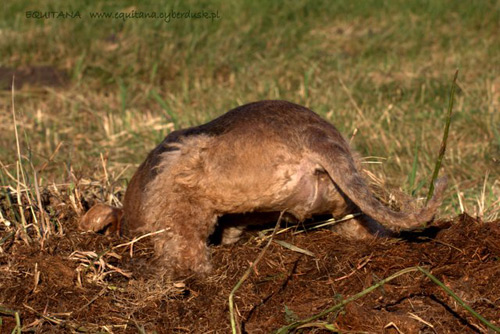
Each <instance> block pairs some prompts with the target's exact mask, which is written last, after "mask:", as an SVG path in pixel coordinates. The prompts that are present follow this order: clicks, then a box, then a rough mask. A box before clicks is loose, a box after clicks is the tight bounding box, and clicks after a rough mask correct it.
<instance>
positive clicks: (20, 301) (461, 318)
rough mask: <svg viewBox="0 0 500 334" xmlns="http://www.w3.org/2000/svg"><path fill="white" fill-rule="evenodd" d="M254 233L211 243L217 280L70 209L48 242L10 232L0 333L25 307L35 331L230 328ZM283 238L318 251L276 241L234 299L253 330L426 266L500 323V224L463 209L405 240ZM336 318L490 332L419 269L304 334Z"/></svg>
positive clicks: (370, 328)
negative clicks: (231, 305)
mask: <svg viewBox="0 0 500 334" xmlns="http://www.w3.org/2000/svg"><path fill="white" fill-rule="evenodd" d="M249 235H250V236H249V237H248V238H247V240H246V241H241V242H239V243H237V244H235V245H232V246H212V248H211V249H212V261H213V265H214V271H213V273H212V274H211V275H209V276H208V277H205V278H195V277H191V278H187V279H185V280H183V281H177V282H171V281H169V280H168V279H167V278H165V277H163V276H161V275H160V274H158V273H157V272H155V266H154V262H151V259H152V250H151V244H150V242H149V241H148V238H144V239H142V240H140V241H138V242H136V243H134V244H133V245H125V246H120V244H123V243H126V242H128V241H130V240H127V239H126V238H123V237H122V238H119V237H116V236H105V235H100V234H94V233H83V232H80V231H78V230H77V228H76V217H67V221H66V222H65V223H64V225H63V230H62V231H61V232H60V233H59V234H56V235H51V236H50V237H49V238H47V239H46V240H45V241H44V243H43V244H41V243H40V242H39V241H32V242H29V241H23V240H22V239H23V238H22V234H20V233H17V234H16V235H12V236H11V237H9V234H7V233H4V232H2V235H0V237H4V238H5V237H6V239H5V240H2V245H1V247H2V253H1V254H0V271H1V272H0V304H1V306H0V316H1V320H2V321H1V323H0V324H1V325H0V326H1V329H0V332H1V333H11V331H12V330H13V329H14V327H15V326H16V319H15V315H14V313H15V312H18V314H19V316H20V321H21V323H22V326H23V331H31V332H35V333H71V332H90V333H96V332H101V333H108V332H112V333H138V332H139V333H153V332H155V331H156V332H157V333H230V321H229V310H228V296H229V294H230V292H231V290H232V289H233V287H234V286H235V284H236V283H237V282H238V280H239V279H240V278H241V277H242V275H243V273H244V272H245V270H246V269H247V268H248V267H249V265H250V264H251V263H252V262H253V261H255V259H256V257H257V256H258V255H259V253H260V252H261V250H262V249H263V247H264V245H265V243H266V242H267V241H266V240H262V239H261V238H259V237H257V236H255V235H254V236H252V233H249ZM24 239H26V238H24ZM276 239H279V240H284V241H286V242H288V243H290V244H293V245H294V246H297V247H299V248H302V249H305V250H308V251H310V252H312V253H313V254H314V256H308V255H304V254H302V253H299V252H297V251H293V250H290V249H288V248H284V247H283V246H281V245H279V244H277V243H274V242H273V243H272V244H271V246H270V247H269V249H268V250H267V252H266V253H265V255H264V257H263V259H262V261H261V262H260V263H258V265H257V267H256V268H255V270H254V271H253V273H252V274H251V275H250V277H249V278H248V280H246V281H245V282H244V283H243V285H242V286H241V288H240V289H239V290H238V291H237V292H236V295H235V305H236V313H237V318H238V324H239V326H240V329H241V330H242V331H243V332H246V333H271V332H273V331H275V330H277V329H278V328H280V327H282V326H284V325H287V324H288V323H290V322H292V321H294V320H297V319H302V318H306V317H309V316H311V315H314V314H316V313H319V312H320V311H322V310H324V309H326V308H328V307H330V306H332V305H335V304H337V303H339V302H340V301H342V300H343V299H345V298H347V297H349V296H352V295H354V294H356V293H358V292H360V291H362V290H363V289H366V288H367V287H369V286H371V285H373V284H374V283H376V282H378V281H379V280H381V279H383V278H385V277H388V276H390V275H391V274H394V273H395V272H397V271H398V270H401V269H404V268H408V267H412V266H416V265H420V266H424V267H426V268H428V269H429V270H430V271H431V272H432V274H433V275H435V276H436V277H437V278H438V279H439V280H441V281H442V282H443V283H444V284H445V285H446V286H448V287H449V288H451V289H452V290H453V291H454V292H455V294H457V295H458V296H459V297H460V298H462V299H463V300H464V301H465V302H466V303H467V304H468V305H470V306H471V307H472V308H473V309H474V310H475V311H477V312H478V313H479V314H481V315H482V316H484V317H485V318H486V319H488V320H490V321H491V322H492V323H494V324H495V325H496V326H499V325H500V241H499V240H500V221H496V222H489V223H485V222H481V221H479V220H477V219H473V218H471V217H469V216H467V215H465V214H464V215H462V216H460V217H457V218H456V219H454V220H452V221H447V222H444V221H441V222H437V223H436V224H434V225H433V227H431V228H428V229H427V230H425V231H424V232H421V233H413V234H407V235H406V236H404V238H403V239H382V238H372V239H369V240H363V241H359V240H358V241H355V240H347V239H345V238H343V237H341V236H338V235H336V234H334V233H333V232H331V231H329V230H317V231H314V232H307V233H301V234H295V235H294V234H293V233H291V232H290V233H284V234H281V235H278V236H276ZM117 246H118V247H117ZM96 255H99V257H98V258H96V257H95V256H96ZM327 323H330V324H333V325H334V326H335V327H336V328H338V329H339V330H340V331H341V332H343V333H353V332H355V333H359V332H367V333H488V330H487V328H486V327H485V326H484V325H483V324H482V323H481V322H480V321H478V320H477V319H476V318H474V317H473V316H471V315H470V314H469V313H468V312H467V311H466V310H465V309H463V308H462V307H461V306H460V305H459V304H457V302H456V301H455V300H454V299H452V298H451V297H450V296H449V295H448V294H446V293H445V292H444V290H442V289H441V288H440V287H439V286H438V285H436V284H435V283H433V282H432V281H430V279H429V278H427V277H426V276H424V275H423V274H421V273H419V272H412V273H408V274H405V275H402V276H400V277H398V278H396V279H395V280H392V281H391V282H389V283H387V284H385V285H384V286H382V287H381V288H378V289H376V290H375V291H373V292H371V293H369V294H367V295H366V296H364V297H362V298H360V299H357V300H356V301H354V302H351V303H349V304H347V306H346V307H344V308H343V309H341V310H340V311H339V312H337V313H332V314H329V315H328V316H326V317H324V318H322V319H320V320H318V321H316V322H315V324H313V325H311V326H310V327H307V328H304V329H301V331H302V333H326V332H327V331H326V329H325V328H324V326H325V324H327Z"/></svg>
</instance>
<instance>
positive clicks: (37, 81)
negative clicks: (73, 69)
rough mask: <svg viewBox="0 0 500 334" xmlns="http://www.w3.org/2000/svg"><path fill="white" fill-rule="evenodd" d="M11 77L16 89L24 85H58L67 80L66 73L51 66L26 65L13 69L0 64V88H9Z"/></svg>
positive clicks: (63, 83)
mask: <svg viewBox="0 0 500 334" xmlns="http://www.w3.org/2000/svg"><path fill="white" fill-rule="evenodd" d="M12 77H14V78H15V79H14V81H15V84H16V89H20V88H22V87H23V86H25V85H29V86H32V87H60V86H66V85H67V84H68V82H69V76H68V74H67V73H66V72H65V71H63V70H59V69H57V68H54V67H52V66H28V67H24V68H18V69H14V68H11V67H2V66H0V90H10V89H11V86H12Z"/></svg>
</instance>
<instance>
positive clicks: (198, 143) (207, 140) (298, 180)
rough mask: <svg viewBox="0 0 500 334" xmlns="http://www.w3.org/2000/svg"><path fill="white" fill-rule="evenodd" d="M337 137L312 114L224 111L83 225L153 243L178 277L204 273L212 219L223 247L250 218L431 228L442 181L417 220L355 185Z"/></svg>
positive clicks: (255, 108) (358, 228)
mask: <svg viewBox="0 0 500 334" xmlns="http://www.w3.org/2000/svg"><path fill="white" fill-rule="evenodd" d="M354 156H355V155H353V153H352V152H351V149H350V147H349V144H348V143H347V141H346V140H345V139H344V138H343V137H342V135H341V134H340V133H339V131H338V130H337V129H336V128H335V127H334V126H333V125H332V124H330V123H329V122H327V121H325V120H324V119H322V118H321V117H320V116H319V115H317V114H316V113H314V112H313V111H311V110H309V109H307V108H305V107H303V106H300V105H297V104H293V103H290V102H286V101H260V102H254V103H250V104H246V105H243V106H240V107H237V108H235V109H233V110H230V111H229V112H227V113H226V114H224V115H222V116H220V117H218V118H216V119H214V120H212V121H211V122H208V123H206V124H203V125H200V126H195V127H191V128H188V129H183V130H178V131H174V132H172V133H170V134H169V135H168V136H167V137H166V138H165V139H164V140H163V141H162V142H161V143H160V144H159V145H158V146H157V147H156V148H155V149H153V150H152V151H151V152H150V153H149V155H148V156H147V158H146V160H145V161H144V162H143V163H142V164H141V165H140V166H139V168H138V170H137V171H136V172H135V174H134V176H133V177H132V179H131V181H130V184H129V186H128V188H127V191H126V193H125V198H124V201H123V208H121V209H119V208H115V207H111V206H107V205H104V204H97V205H96V206H94V207H93V208H92V209H91V210H89V211H88V212H87V213H86V214H85V215H84V216H83V217H82V219H81V220H80V226H81V228H82V229H85V230H94V231H97V230H102V229H103V228H105V227H108V228H109V230H110V231H120V232H122V233H127V234H138V233H148V232H155V231H159V230H163V233H159V234H156V235H154V236H153V238H154V240H153V242H154V247H155V254H156V256H157V258H158V260H159V261H160V262H161V267H163V268H165V269H166V270H169V271H170V272H172V273H176V274H181V275H183V274H189V273H195V274H201V275H203V274H206V273H208V272H209V271H210V270H211V265H210V261H209V249H208V246H207V239H208V237H209V236H210V235H211V234H212V233H213V232H214V229H215V228H216V226H217V222H218V218H220V217H221V216H226V215H236V217H238V215H240V217H246V218H245V219H243V220H242V221H241V222H236V223H232V224H229V225H228V226H227V227H226V230H225V231H224V232H223V240H222V242H223V243H225V244H227V243H232V242H235V241H236V240H237V239H238V237H239V235H240V234H241V231H242V228H241V227H242V226H244V225H245V224H246V222H244V220H248V218H249V217H252V215H254V216H259V215H263V216H264V217H265V216H266V215H268V214H269V215H273V214H274V215H276V213H279V212H286V214H287V215H288V216H290V217H292V218H294V219H295V220H296V221H299V222H300V221H304V220H305V219H308V218H311V217H313V216H315V215H323V214H331V215H333V217H337V218H338V217H343V216H344V215H346V214H350V213H355V212H359V211H361V212H362V213H363V216H361V217H360V218H357V219H353V220H350V221H347V222H345V223H343V224H342V225H340V226H341V227H340V229H339V230H340V231H341V232H343V233H344V234H347V235H348V236H351V237H364V236H366V235H367V234H378V235H382V236H384V235H385V236H390V235H393V234H394V233H397V232H398V231H400V230H401V229H414V228H416V227H419V226H421V225H423V224H425V223H427V222H429V221H431V220H432V219H433V217H434V215H435V212H436V210H437V208H438V207H439V205H440V204H441V202H442V199H443V193H444V190H445V188H446V184H447V181H446V178H440V179H438V180H437V181H436V184H435V193H434V197H433V198H432V199H431V200H430V201H429V202H428V204H427V206H426V207H425V208H423V209H421V210H420V211H415V212H396V211H393V210H391V209H389V208H388V207H386V206H384V205H383V204H382V203H380V202H379V201H378V200H377V199H376V198H375V197H374V195H373V194H372V192H371V191H370V189H369V187H368V186H367V184H366V183H365V181H364V180H363V178H362V176H361V175H360V172H359V169H358V167H357V159H355V158H354Z"/></svg>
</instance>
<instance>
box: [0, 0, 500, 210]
mask: <svg viewBox="0 0 500 334" xmlns="http://www.w3.org/2000/svg"><path fill="white" fill-rule="evenodd" d="M132 3H133V2H131V3H130V5H125V4H122V3H120V5H118V3H114V2H107V3H106V4H97V3H93V2H92V1H90V2H87V4H85V5H83V4H82V5H80V6H76V5H72V6H69V7H68V5H66V4H65V2H62V1H61V2H58V1H42V2H40V3H39V4H38V5H36V6H35V5H30V4H29V2H24V3H23V1H16V2H15V4H14V3H11V4H9V5H7V6H6V7H5V8H4V10H3V11H2V13H1V14H0V15H2V23H1V26H0V28H1V30H0V32H1V35H2V38H1V40H0V54H1V55H2V57H1V60H0V62H1V63H0V66H2V67H4V68H34V67H40V66H49V67H53V69H54V70H57V71H62V72H64V73H65V74H64V73H63V74H61V75H60V76H62V78H60V76H59V77H56V78H60V80H54V81H56V83H59V84H60V85H59V86H58V87H52V88H50V87H49V88H46V87H41V84H37V80H30V77H29V76H28V77H27V78H26V79H25V80H24V81H25V82H24V83H23V87H22V88H19V87H18V88H17V92H16V93H15V107H16V108H15V111H16V117H17V122H18V130H19V132H20V135H19V136H20V141H21V153H22V155H23V157H24V158H23V163H24V164H26V163H27V162H28V161H29V162H30V163H32V164H33V166H34V167H35V169H37V168H38V169H40V166H45V165H47V164H46V163H47V162H49V161H50V163H49V164H48V165H47V166H45V168H44V170H43V173H40V176H39V177H40V180H41V182H45V183H42V184H47V182H53V181H55V182H62V183H65V182H66V183H67V182H71V179H70V178H69V176H68V175H69V173H68V170H69V169H70V168H71V169H72V170H73V171H74V172H75V173H76V174H78V175H81V176H83V177H90V176H93V177H97V178H99V177H101V176H102V177H104V173H103V170H102V168H101V162H100V161H101V158H100V155H103V156H104V157H105V158H106V160H107V168H108V173H109V175H110V177H111V178H112V180H113V182H114V184H115V183H116V182H117V183H116V184H124V182H125V180H126V179H128V178H129V177H130V176H131V174H132V172H133V170H134V167H135V166H137V164H138V163H140V162H141V161H142V159H143V158H144V156H145V154H146V153H147V152H148V151H149V150H150V149H151V148H152V147H154V146H155V144H156V143H158V142H159V141H160V140H161V139H162V138H163V137H164V136H165V135H166V134H167V133H168V132H169V131H171V130H172V129H174V128H179V127H186V126H190V125H194V124H200V123H203V122H205V121H207V120H210V119H212V118H213V117H215V116H217V115H220V114H221V113H223V112H225V111H227V110H229V109H230V108H232V107H235V106H237V105H240V104H243V103H246V102H251V101H255V100H261V99H286V100H290V101H293V102H296V103H299V104H303V105H306V106H308V107H310V108H312V109H313V110H315V111H316V112H318V113H320V114H322V115H323V116H324V117H326V118H327V119H329V120H330V121H332V122H333V123H334V124H335V125H336V126H337V127H338V128H339V130H341V132H342V133H343V134H344V135H345V136H346V137H348V138H351V137H353V138H352V143H353V145H354V146H355V147H356V149H357V150H358V151H359V152H360V153H361V154H362V155H363V156H366V157H370V158H368V159H367V160H368V161H370V162H374V163H375V164H370V165H367V168H368V169H369V170H371V171H372V172H373V173H374V174H375V175H376V176H378V177H380V178H381V179H383V180H386V181H387V184H388V185H389V186H393V187H402V189H403V190H404V191H406V192H408V193H411V194H415V195H423V194H425V188H426V187H427V186H428V182H429V178H430V174H431V172H432V168H433V164H434V161H435V159H436V156H437V152H438V149H439V144H440V140H441V133H442V131H443V126H444V119H445V110H446V107H447V104H448V91H449V87H450V84H451V80H452V77H453V74H454V71H455V69H457V68H458V69H460V74H459V80H458V84H459V90H458V92H457V96H456V102H455V110H454V116H453V120H452V126H451V133H450V138H449V145H448V152H447V155H446V159H445V162H444V168H443V171H442V173H446V174H447V175H449V176H450V180H451V187H450V188H449V196H448V200H447V203H446V207H445V209H444V212H445V213H447V214H450V215H454V214H456V213H458V212H460V211H461V210H462V209H461V206H460V200H459V197H460V199H461V202H462V205H463V209H464V210H465V211H467V212H469V213H471V214H474V215H476V214H477V215H480V216H484V217H486V218H489V219H491V218H494V217H497V216H498V210H499V202H498V198H499V196H500V192H499V182H500V181H499V173H500V168H499V164H500V162H499V159H500V158H499V154H500V153H499V152H500V128H499V126H500V114H499V113H498V107H499V99H500V81H499V75H498V74H499V68H500V43H499V40H498V31H499V28H500V5H499V3H498V2H495V1H482V2H478V3H476V4H474V5H472V4H465V3H462V2H452V1H449V2H447V1H438V2H433V1H424V2H420V1H363V2H358V3H353V2H350V1H337V2H335V4H333V5H332V4H330V3H329V2H328V1H324V2H321V1H319V2H315V3H314V4H309V3H307V2H305V1H298V2H294V3H293V5H292V4H286V5H285V3H282V2H273V3H267V2H250V1H246V2H240V3H238V4H234V3H233V4H227V3H225V2H202V3H196V2H187V3H182V4H181V3H176V4H172V3H169V2H164V3H163V4H155V5H146V4H144V5H141V6H133V5H132ZM28 10H30V11H31V10H39V11H42V12H47V11H57V12H58V11H69V12H73V13H75V12H78V13H79V14H80V16H81V19H79V18H66V19H63V18H49V19H28V18H26V11H28ZM171 10H176V11H177V10H178V11H185V10H191V11H192V12H195V11H199V10H205V11H208V12H218V15H219V17H220V18H219V19H215V20H213V21H212V20H211V19H177V20H175V19H172V20H171V21H170V22H169V23H166V22H165V21H164V20H161V19H144V18H143V19H140V18H136V19H133V18H130V19H126V20H125V21H124V20H122V19H91V18H90V14H91V13H94V12H103V11H109V12H112V13H114V12H128V13H132V12H133V11H136V12H141V11H142V12H157V13H160V12H166V13H168V12H170V11H171ZM32 72H33V70H32ZM21 79H22V78H21ZM10 80H11V78H10V77H9V76H8V75H4V77H3V78H2V82H1V83H2V87H3V88H4V90H3V91H2V92H1V103H2V109H3V110H4V112H3V113H2V115H1V117H2V120H1V133H0V143H1V146H0V161H2V163H3V164H4V165H5V166H6V168H7V169H8V170H10V171H11V172H12V171H15V168H14V167H15V162H16V155H17V154H16V145H15V136H14V125H13V120H12V113H11V112H10V105H11V102H10V101H11V92H10ZM39 81H40V80H39ZM57 148H59V149H57ZM51 158H52V159H51ZM414 161H415V162H416V164H415V165H414ZM122 172H123V173H122ZM2 173H4V171H2ZM118 175H120V177H119V178H118V179H114V177H116V176H118ZM4 178H5V176H4Z"/></svg>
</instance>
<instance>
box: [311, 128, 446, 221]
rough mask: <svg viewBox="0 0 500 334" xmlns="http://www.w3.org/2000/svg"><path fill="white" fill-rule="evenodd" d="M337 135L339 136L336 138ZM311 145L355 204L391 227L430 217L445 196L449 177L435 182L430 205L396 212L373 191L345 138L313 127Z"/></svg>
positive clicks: (332, 177) (427, 219)
mask: <svg viewBox="0 0 500 334" xmlns="http://www.w3.org/2000/svg"><path fill="white" fill-rule="evenodd" d="M336 139H337V138H336ZM308 141H309V143H308V144H309V149H310V150H312V151H313V152H315V153H317V159H318V161H319V163H320V164H321V165H322V167H323V168H324V169H325V170H326V172H327V173H328V174H329V175H330V177H331V179H332V180H333V182H334V183H335V184H336V185H337V186H338V187H339V188H340V190H342V192H343V193H344V194H345V195H346V196H347V197H349V199H350V200H351V201H353V202H354V204H356V205H357V206H358V207H359V209H360V210H361V211H362V212H363V213H365V214H366V215H368V216H370V217H371V218H373V219H375V220H376V221H378V222H379V223H380V224H382V225H385V226H386V227H387V228H390V229H392V230H399V229H411V228H416V227H418V226H421V225H423V224H425V223H427V222H429V221H431V220H432V219H433V217H434V215H435V213H436V210H437V209H438V207H439V206H440V205H441V202H442V200H443V194H444V190H445V189H446V186H447V178H446V177H442V178H439V179H438V180H436V182H435V191H434V196H433V197H432V199H431V200H430V201H429V202H428V203H427V206H426V207H424V208H423V209H421V210H420V211H418V212H397V211H393V210H391V209H390V208H388V207H386V206H384V205H383V204H382V203H380V202H379V201H378V200H377V199H376V198H375V197H374V195H373V194H372V192H371V191H370V189H369V187H368V185H367V184H366V183H365V181H364V180H363V178H362V177H361V175H360V174H359V172H358V171H357V169H356V165H355V163H354V159H353V158H352V154H351V152H350V149H349V146H348V144H347V143H346V142H345V141H344V140H343V139H342V140H341V142H340V143H339V142H336V141H334V140H332V139H330V136H328V135H327V134H326V133H322V132H318V131H314V132H311V133H310V136H309V137H308Z"/></svg>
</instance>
